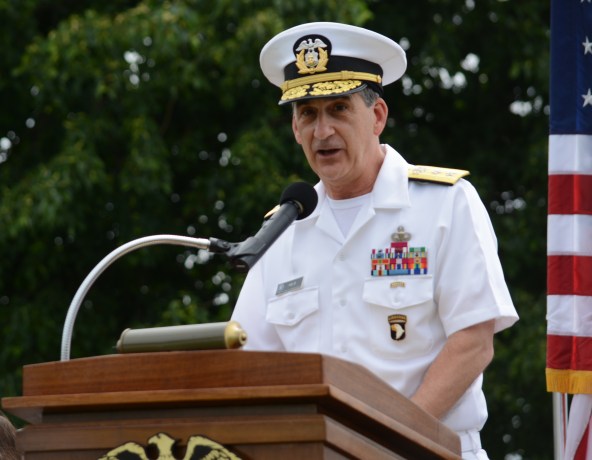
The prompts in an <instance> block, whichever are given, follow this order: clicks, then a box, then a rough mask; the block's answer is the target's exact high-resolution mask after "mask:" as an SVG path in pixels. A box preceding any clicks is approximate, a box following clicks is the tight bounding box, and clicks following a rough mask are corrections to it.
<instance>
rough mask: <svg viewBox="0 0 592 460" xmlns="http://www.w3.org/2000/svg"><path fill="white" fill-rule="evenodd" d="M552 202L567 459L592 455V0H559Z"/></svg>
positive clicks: (552, 383)
mask: <svg viewBox="0 0 592 460" xmlns="http://www.w3.org/2000/svg"><path fill="white" fill-rule="evenodd" d="M548 205H549V208H548V214H549V215H548V223H547V366H546V367H547V369H546V376H547V389H548V391H552V392H555V393H563V394H573V395H574V396H573V398H572V402H571V408H570V414H569V423H568V426H567V436H566V440H565V450H564V452H563V456H562V458H563V460H572V459H577V460H583V459H592V428H591V427H590V425H591V423H590V420H591V415H592V0H551V120H550V135H549V203H548ZM561 441H562V442H563V440H561Z"/></svg>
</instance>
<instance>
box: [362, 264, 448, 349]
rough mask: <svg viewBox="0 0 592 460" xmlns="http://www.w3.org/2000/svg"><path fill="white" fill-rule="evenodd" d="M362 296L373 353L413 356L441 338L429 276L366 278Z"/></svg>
mask: <svg viewBox="0 0 592 460" xmlns="http://www.w3.org/2000/svg"><path fill="white" fill-rule="evenodd" d="M362 297H363V300H364V304H365V306H366V308H367V309H368V321H369V323H370V324H368V327H369V328H370V331H372V332H371V334H370V336H371V342H372V348H373V352H375V353H376V354H378V355H380V356H382V357H385V358H388V359H409V358H417V357H420V356H425V355H428V354H429V353H430V352H432V350H433V349H434V344H435V343H436V342H438V341H439V340H441V338H443V333H442V327H441V325H440V320H439V318H438V315H437V309H436V306H435V304H434V301H433V278H432V276H431V275H419V276H388V277H387V276H385V277H375V278H372V279H367V280H366V281H365V283H364V290H363V294H362Z"/></svg>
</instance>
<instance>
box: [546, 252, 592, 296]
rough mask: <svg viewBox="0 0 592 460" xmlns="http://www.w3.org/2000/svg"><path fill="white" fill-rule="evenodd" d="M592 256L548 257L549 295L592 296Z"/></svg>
mask: <svg viewBox="0 0 592 460" xmlns="http://www.w3.org/2000/svg"><path fill="white" fill-rule="evenodd" d="M591 273H592V256H547V294H548V295H585V296H592V276H590V274H591Z"/></svg>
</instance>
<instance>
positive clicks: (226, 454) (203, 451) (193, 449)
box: [98, 433, 241, 460]
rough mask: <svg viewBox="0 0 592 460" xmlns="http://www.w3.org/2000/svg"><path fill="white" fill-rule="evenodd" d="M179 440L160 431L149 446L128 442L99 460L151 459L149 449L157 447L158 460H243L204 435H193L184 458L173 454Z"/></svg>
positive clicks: (152, 457) (151, 438) (188, 442)
mask: <svg viewBox="0 0 592 460" xmlns="http://www.w3.org/2000/svg"><path fill="white" fill-rule="evenodd" d="M176 443H177V441H176V440H175V439H173V438H171V437H170V436H169V435H168V434H166V433H158V434H155V435H154V436H152V437H150V438H149V439H148V446H146V447H144V446H141V445H140V444H138V443H137V442H127V443H125V444H123V445H121V446H119V447H116V448H115V449H113V450H111V451H109V452H107V453H106V454H105V455H103V456H102V457H99V459H98V460H150V459H154V458H155V457H154V456H151V457H149V456H148V454H147V452H146V451H147V450H150V449H151V448H153V449H154V448H155V449H156V450H157V451H158V457H156V460H205V459H213V458H215V459H220V460H241V459H240V457H237V456H236V455H235V454H233V453H232V452H230V451H229V450H228V449H226V448H225V447H224V446H222V445H220V444H218V443H217V442H214V441H212V440H211V439H208V438H206V437H204V436H191V437H190V438H189V440H188V441H187V450H186V452H185V455H184V456H183V457H182V458H180V457H179V458H177V457H175V456H174V454H173V447H174V446H175V444H176Z"/></svg>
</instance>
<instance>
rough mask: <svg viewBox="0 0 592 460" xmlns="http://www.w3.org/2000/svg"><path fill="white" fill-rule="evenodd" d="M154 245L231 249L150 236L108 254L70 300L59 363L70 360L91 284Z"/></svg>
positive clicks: (220, 243)
mask: <svg viewBox="0 0 592 460" xmlns="http://www.w3.org/2000/svg"><path fill="white" fill-rule="evenodd" d="M156 244H171V245H177V246H188V247H193V248H198V249H210V246H212V245H213V246H214V247H213V248H212V252H225V251H227V250H228V249H225V248H230V247H231V244H230V243H227V242H225V241H222V240H217V239H214V238H210V239H209V240H208V239H204V238H191V237H188V236H179V235H152V236H145V237H143V238H138V239H135V240H132V241H130V242H128V243H126V244H124V245H122V246H120V247H118V248H117V249H115V250H113V251H112V252H110V253H109V254H108V255H107V256H105V257H104V258H103V260H101V261H100V262H99V263H98V264H97V265H96V266H95V268H94V269H93V270H92V271H91V272H90V273H89V274H88V275H87V276H86V278H85V279H84V281H83V282H82V284H81V285H80V287H79V288H78V290H77V291H76V294H75V295H74V298H73V299H72V302H71V303H70V307H69V308H68V314H67V315H66V321H65V323H64V330H63V332H62V349H61V356H60V360H61V361H68V360H69V359H70V346H71V343H72V331H73V329H74V321H75V320H76V315H77V314H78V310H79V309H80V305H81V304H82V301H83V300H84V298H85V296H86V294H87V293H88V291H89V289H90V288H91V286H92V285H93V283H94V282H95V281H96V280H97V278H98V277H99V276H100V275H101V273H103V272H104V271H105V270H106V269H107V268H108V267H109V265H111V264H112V263H113V262H115V261H116V260H117V259H119V258H120V257H122V256H124V255H125V254H127V253H129V252H132V251H134V250H136V249H140V248H143V247H146V246H153V245H156Z"/></svg>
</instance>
